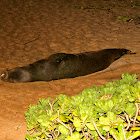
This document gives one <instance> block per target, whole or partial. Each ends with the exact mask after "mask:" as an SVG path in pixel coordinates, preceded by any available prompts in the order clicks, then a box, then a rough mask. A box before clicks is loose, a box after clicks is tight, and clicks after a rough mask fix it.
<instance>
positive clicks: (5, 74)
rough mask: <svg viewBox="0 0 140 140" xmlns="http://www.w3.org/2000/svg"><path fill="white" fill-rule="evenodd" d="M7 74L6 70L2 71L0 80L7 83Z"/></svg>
mask: <svg viewBox="0 0 140 140" xmlns="http://www.w3.org/2000/svg"><path fill="white" fill-rule="evenodd" d="M8 73H9V72H8V70H5V71H3V72H2V73H1V80H3V81H7V79H8Z"/></svg>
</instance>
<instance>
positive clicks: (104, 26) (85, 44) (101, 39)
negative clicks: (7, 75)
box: [0, 0, 140, 140]
mask: <svg viewBox="0 0 140 140" xmlns="http://www.w3.org/2000/svg"><path fill="white" fill-rule="evenodd" d="M137 3H138V1H136V0H133V1H129V0H126V1H121V0H116V1H115V2H113V1H111V0H101V1H99V0H94V1H91V0H89V1H88V0H85V1H79V0H42V1H39V0H24V1H22V0H21V1H20V0H1V1H0V7H1V8H0V72H1V71H2V70H5V69H6V68H9V69H11V68H13V67H17V66H24V65H27V64H29V63H32V62H34V61H37V60H40V59H43V58H47V57H48V56H50V55H51V54H54V53H60V52H64V53H80V52H85V51H97V50H100V49H107V48H126V49H130V50H131V51H133V52H136V53H137V54H135V55H125V56H123V57H122V58H120V59H118V60H117V61H115V62H114V63H112V64H111V65H110V66H109V67H108V68H107V69H105V70H103V71H100V72H97V73H93V74H90V75H87V76H82V77H77V78H73V79H62V80H56V81H51V82H32V83H7V82H3V81H0V130H1V135H0V139H1V140H24V139H25V134H28V132H27V126H26V122H25V116H24V111H25V110H27V109H28V107H29V105H30V104H36V103H37V101H38V100H39V99H40V98H47V97H52V98H54V97H56V96H58V95H59V94H66V95H68V96H72V95H76V94H78V93H80V92H82V90H84V89H85V88H88V87H92V86H101V85H103V84H105V83H107V82H111V81H115V80H117V79H120V78H121V75H122V73H126V72H129V73H130V74H134V73H136V74H137V75H138V76H139V79H140V36H139V35H140V17H139V15H140V6H138V4H137ZM89 5H90V6H89ZM81 6H83V7H84V8H83V7H81ZM93 6H94V7H93ZM119 16H120V17H127V18H128V21H127V22H125V21H123V20H119V19H118V17H119Z"/></svg>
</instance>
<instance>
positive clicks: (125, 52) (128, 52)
mask: <svg viewBox="0 0 140 140" xmlns="http://www.w3.org/2000/svg"><path fill="white" fill-rule="evenodd" d="M123 54H136V53H135V52H131V51H130V50H127V49H125V51H124V52H123Z"/></svg>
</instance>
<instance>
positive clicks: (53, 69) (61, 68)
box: [1, 49, 134, 83]
mask: <svg viewBox="0 0 140 140" xmlns="http://www.w3.org/2000/svg"><path fill="white" fill-rule="evenodd" d="M124 54H134V53H132V52H131V51H130V50H127V49H104V50H99V51H91V52H84V53H79V54H66V53H56V54H53V55H51V56H50V57H48V58H46V59H42V60H39V61H37V62H34V63H32V64H28V65H26V66H23V67H16V68H13V69H10V70H9V69H7V70H5V71H3V72H2V74H1V80H3V81H6V82H12V83H23V82H33V81H51V80H58V79H64V78H74V77H78V76H84V75H87V74H91V73H94V72H97V71H101V70H103V69H105V68H107V67H108V66H109V65H110V64H111V63H112V62H114V61H115V60H117V59H119V58H120V57H121V56H123V55H124Z"/></svg>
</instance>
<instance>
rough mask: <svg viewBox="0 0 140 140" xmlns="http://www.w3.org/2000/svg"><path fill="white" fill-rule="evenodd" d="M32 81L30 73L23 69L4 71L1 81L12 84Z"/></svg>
mask: <svg viewBox="0 0 140 140" xmlns="http://www.w3.org/2000/svg"><path fill="white" fill-rule="evenodd" d="M29 79H30V76H29V72H27V71H26V70H24V69H22V68H14V69H11V70H9V69H7V70H5V71H2V73H1V80H2V81H5V82H11V83H20V82H26V81H27V82H28V80H29Z"/></svg>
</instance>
